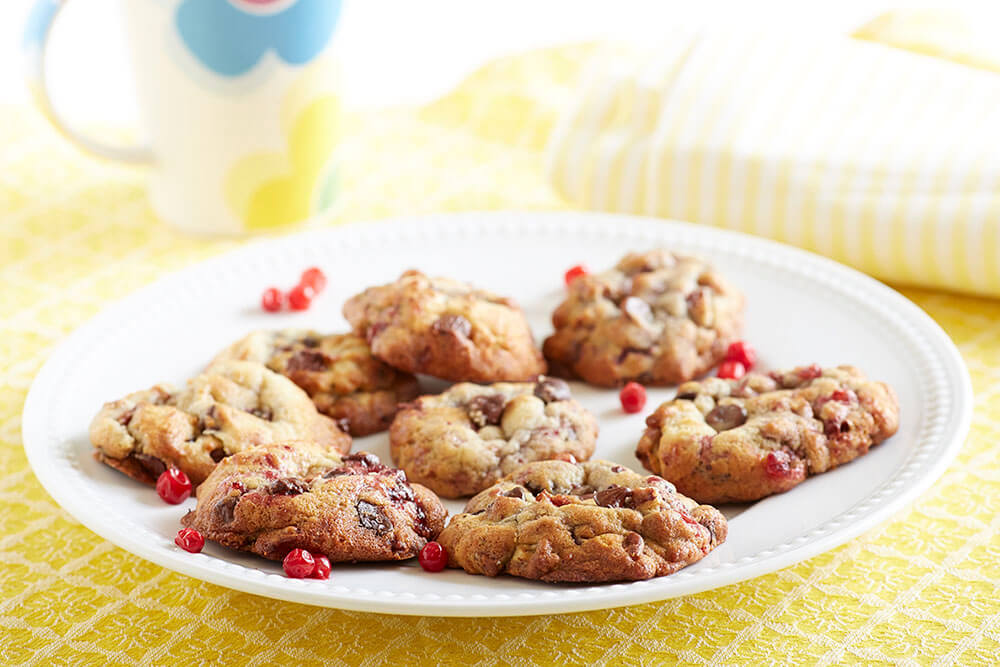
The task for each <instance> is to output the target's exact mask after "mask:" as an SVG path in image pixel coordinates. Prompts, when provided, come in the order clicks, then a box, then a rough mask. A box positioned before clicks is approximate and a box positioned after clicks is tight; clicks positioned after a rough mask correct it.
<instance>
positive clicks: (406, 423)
mask: <svg viewBox="0 0 1000 667" xmlns="http://www.w3.org/2000/svg"><path fill="white" fill-rule="evenodd" d="M597 430H598V428H597V421H596V420H595V419H594V417H593V416H592V415H591V414H590V413H589V412H587V411H586V410H585V409H584V408H583V406H581V405H580V404H579V403H577V402H576V401H574V400H573V399H572V397H571V396H570V390H569V385H567V384H566V383H565V382H563V381H562V380H559V379H557V378H547V377H545V376H540V377H539V378H538V380H537V381H536V382H533V383H532V382H524V383H503V382H500V383H496V384H492V385H487V386H481V385H475V384H470V383H462V384H457V385H455V386H453V387H452V388H450V389H449V390H448V391H446V392H444V393H443V394H439V395H437V396H422V397H420V398H418V399H417V400H416V401H414V402H413V403H409V404H407V405H405V406H403V408H402V409H401V410H400V411H399V414H397V415H396V419H395V420H394V421H393V422H392V428H391V429H390V431H389V445H390V448H391V451H392V460H393V461H394V462H395V463H396V465H398V466H399V467H400V468H402V469H403V470H405V471H406V474H407V475H408V476H409V477H410V479H412V480H414V481H417V482H420V483H421V484H424V485H426V486H427V487H429V488H430V489H431V490H432V491H434V492H435V493H437V494H439V495H441V496H444V497H445V498H458V497H460V496H469V495H472V494H474V493H478V492H479V491H482V490H483V489H485V488H486V487H488V486H490V485H491V484H493V483H494V482H496V481H497V480H498V479H500V478H501V477H503V476H504V475H506V474H508V473H509V472H511V471H513V470H514V469H515V468H517V467H518V466H520V465H521V464H523V463H527V462H529V461H542V460H546V459H556V458H567V459H568V458H569V457H573V459H572V460H584V459H588V458H590V455H591V454H593V453H594V445H595V443H596V441H597Z"/></svg>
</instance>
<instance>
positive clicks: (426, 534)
mask: <svg viewBox="0 0 1000 667" xmlns="http://www.w3.org/2000/svg"><path fill="white" fill-rule="evenodd" d="M414 506H415V507H416V508H417V520H416V522H415V523H414V524H413V531H414V532H415V533H416V534H417V535H419V536H420V537H422V538H424V539H427V540H429V539H431V538H432V537H434V531H432V530H431V525H430V524H429V523H428V522H427V513H426V512H425V511H424V508H423V507H421V506H420V505H419V504H417V503H414Z"/></svg>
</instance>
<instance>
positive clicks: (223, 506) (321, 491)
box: [181, 444, 447, 563]
mask: <svg viewBox="0 0 1000 667" xmlns="http://www.w3.org/2000/svg"><path fill="white" fill-rule="evenodd" d="M446 516H447V511H446V510H445V509H444V506H443V505H442V504H441V501H440V500H438V498H437V496H435V495H434V494H433V493H431V492H430V491H428V490H427V489H425V488H424V487H422V486H420V485H419V484H410V483H409V482H407V480H406V475H405V474H404V473H403V472H402V471H401V470H395V469H392V468H387V467H386V466H384V465H382V464H381V463H379V460H378V457H376V456H374V455H373V454H365V453H364V452H359V453H356V454H351V455H349V456H343V457H341V456H339V455H337V454H336V453H335V452H333V451H331V450H328V449H323V448H321V447H317V446H316V445H311V444H310V445H305V446H303V445H301V444H296V445H291V444H270V445H262V446H260V447H253V448H250V449H247V450H244V451H242V452H240V453H238V454H235V455H234V456H230V457H229V458H227V459H225V460H223V461H222V462H220V463H219V465H218V466H216V468H215V470H213V471H212V474H211V475H209V476H208V479H206V480H205V482H204V483H203V484H202V485H201V486H200V487H198V505H197V507H196V508H195V509H194V510H192V511H191V512H188V513H187V514H186V515H185V516H184V518H183V519H182V520H181V523H182V524H183V525H185V526H186V527H188V528H194V529H195V530H197V531H198V532H199V533H201V534H202V535H203V536H204V537H205V539H207V540H212V541H214V542H218V543H219V544H221V545H222V546H225V547H229V548H230V549H237V550H239V551H249V552H252V553H255V554H257V555H259V556H263V557H264V558H269V559H271V560H281V559H283V558H284V557H285V556H286V555H287V554H288V552H289V551H291V550H292V549H305V550H307V551H310V552H312V553H314V554H325V555H326V556H327V558H329V559H330V561H331V562H334V563H337V562H357V561H390V560H403V559H406V558H412V557H414V556H416V555H417V553H418V552H419V551H420V549H421V548H422V547H423V546H424V544H426V543H427V540H431V539H434V538H435V537H436V536H437V534H438V533H439V532H441V529H442V528H443V527H444V522H445V517H446Z"/></svg>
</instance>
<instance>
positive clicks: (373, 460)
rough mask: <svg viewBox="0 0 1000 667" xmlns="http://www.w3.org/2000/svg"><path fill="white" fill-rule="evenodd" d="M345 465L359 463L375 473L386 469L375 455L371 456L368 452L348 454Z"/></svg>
mask: <svg viewBox="0 0 1000 667" xmlns="http://www.w3.org/2000/svg"><path fill="white" fill-rule="evenodd" d="M344 463H358V464H360V465H362V466H363V467H365V468H368V469H370V470H373V471H376V472H377V471H379V470H382V469H383V468H385V466H384V465H382V462H381V461H380V460H379V458H378V457H377V456H375V455H374V454H369V453H368V452H357V453H355V454H348V455H347V456H345V457H344Z"/></svg>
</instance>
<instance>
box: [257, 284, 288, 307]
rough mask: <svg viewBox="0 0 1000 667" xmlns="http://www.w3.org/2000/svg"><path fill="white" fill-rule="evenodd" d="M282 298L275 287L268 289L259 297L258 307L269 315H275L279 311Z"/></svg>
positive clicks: (279, 291)
mask: <svg viewBox="0 0 1000 667" xmlns="http://www.w3.org/2000/svg"><path fill="white" fill-rule="evenodd" d="M283 300H284V296H283V295H282V294H281V290H279V289H278V288H277V287H268V288H267V289H266V290H264V293H263V294H261V296H260V307H261V308H263V309H264V310H266V311H267V312H269V313H276V312H278V311H279V310H281V302H282V301H283Z"/></svg>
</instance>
